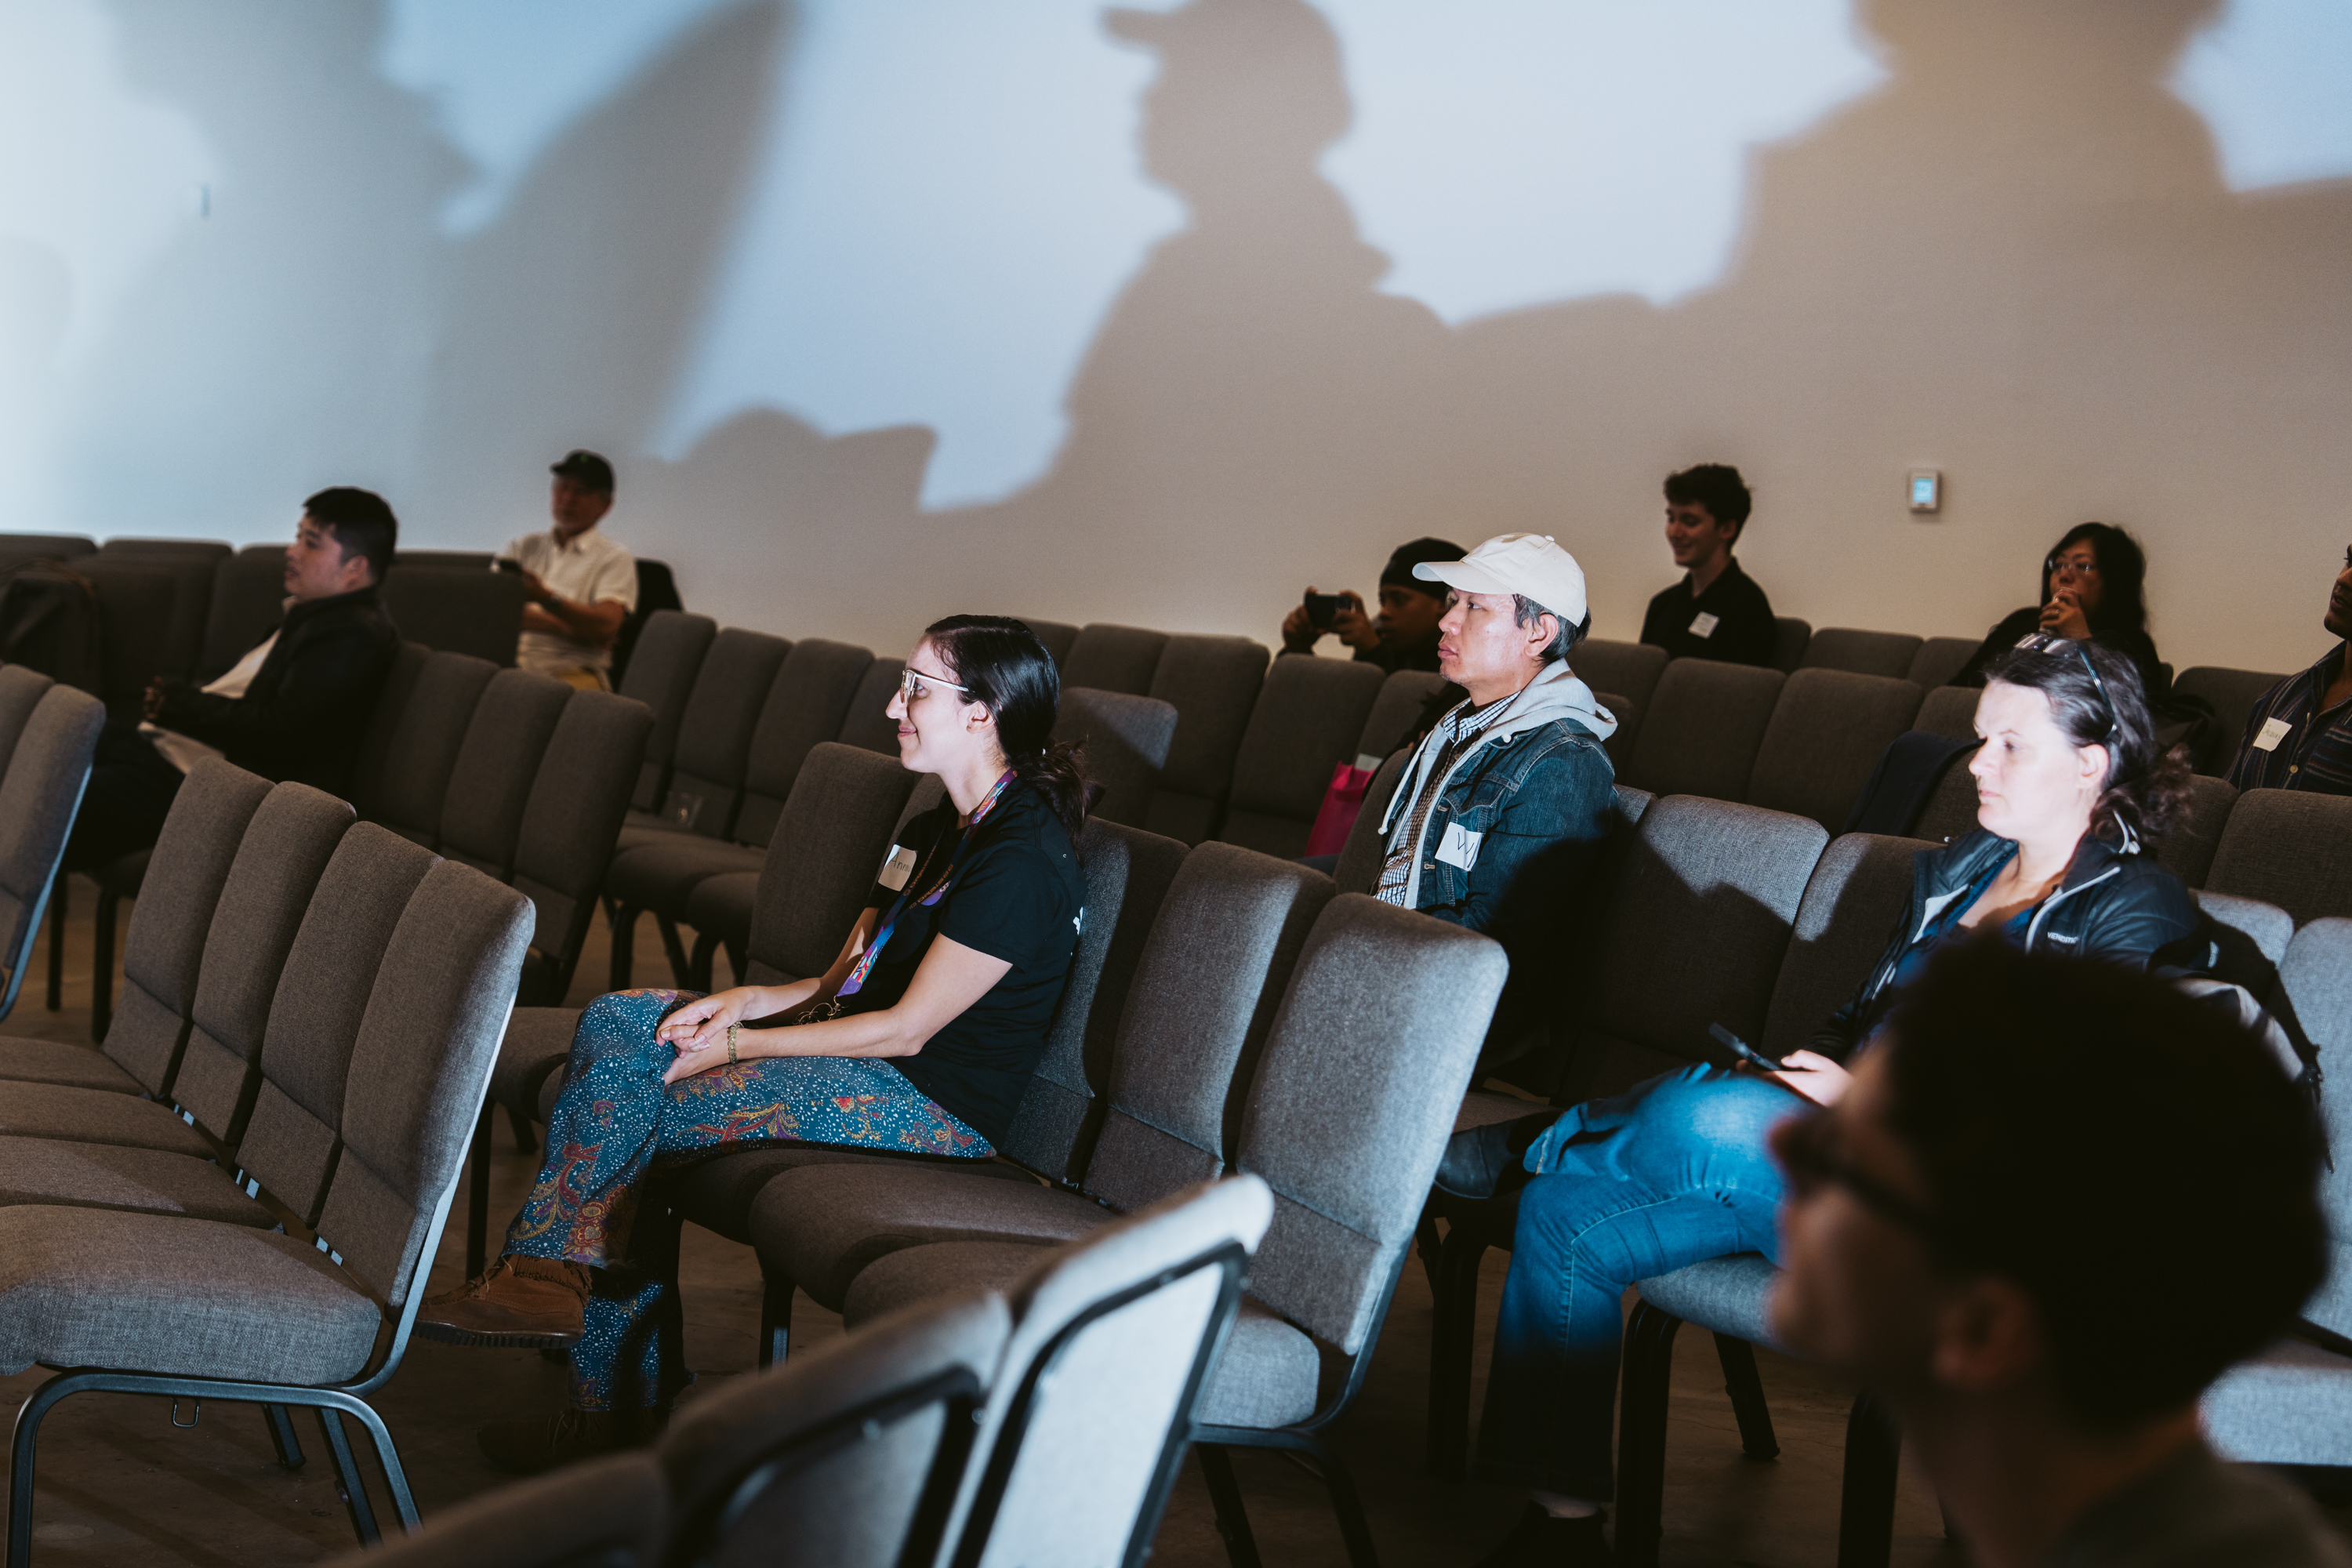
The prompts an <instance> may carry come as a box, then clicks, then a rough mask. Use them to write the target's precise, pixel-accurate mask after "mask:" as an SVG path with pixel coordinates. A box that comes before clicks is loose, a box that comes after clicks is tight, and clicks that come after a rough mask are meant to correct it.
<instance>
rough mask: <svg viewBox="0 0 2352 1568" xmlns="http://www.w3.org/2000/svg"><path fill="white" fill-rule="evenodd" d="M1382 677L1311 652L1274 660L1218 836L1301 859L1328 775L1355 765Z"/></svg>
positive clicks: (1238, 756)
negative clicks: (1338, 766)
mask: <svg viewBox="0 0 2352 1568" xmlns="http://www.w3.org/2000/svg"><path fill="white" fill-rule="evenodd" d="M1385 679H1387V677H1386V676H1384V675H1383V674H1382V673H1381V668H1380V666H1378V665H1376V664H1358V663H1356V662H1354V661H1353V660H1349V659H1337V658H1315V657H1314V656H1313V655H1311V654H1285V655H1284V656H1283V657H1281V658H1277V659H1276V660H1275V661H1274V667H1273V668H1270V669H1268V670H1267V671H1266V672H1265V686H1264V687H1263V688H1262V689H1260V690H1259V692H1258V697H1257V706H1256V707H1255V708H1254V709H1252V710H1250V720H1249V728H1248V729H1247V730H1245V731H1244V732H1243V734H1242V744H1241V750H1240V751H1239V752H1237V753H1235V755H1234V782H1233V793H1232V795H1231V797H1230V799H1229V801H1228V803H1227V805H1226V806H1225V819H1224V824H1223V826H1221V827H1220V828H1219V829H1218V830H1217V837H1219V838H1220V839H1222V840H1223V841H1224V842H1225V843H1228V844H1239V845H1241V846H1242V847H1244V848H1249V849H1256V850H1259V851H1261V852H1263V853H1265V854H1267V855H1279V856H1283V857H1285V858H1289V857H1292V856H1297V855H1303V854H1305V853H1306V852H1307V833H1308V832H1309V830H1311V829H1312V828H1313V827H1314V826H1315V815H1316V813H1317V812H1318V811H1319V810H1321V809H1322V805H1323V797H1324V795H1326V794H1327V793H1328V791H1329V789H1330V787H1331V770H1332V768H1333V767H1334V766H1335V765H1336V764H1338V763H1352V762H1354V761H1355V760H1356V751H1355V748H1356V743H1357V742H1358V740H1359V738H1360V737H1361V736H1362V734H1363V732H1364V721H1366V720H1367V719H1369V718H1370V717H1371V713H1372V704H1373V703H1375V702H1377V701H1378V700H1380V695H1381V682H1382V681H1384V680H1385Z"/></svg>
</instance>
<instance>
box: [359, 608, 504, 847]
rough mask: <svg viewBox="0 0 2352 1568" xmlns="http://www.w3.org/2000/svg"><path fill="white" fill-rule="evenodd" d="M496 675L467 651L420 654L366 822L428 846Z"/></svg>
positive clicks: (495, 668) (437, 830) (493, 667)
mask: <svg viewBox="0 0 2352 1568" xmlns="http://www.w3.org/2000/svg"><path fill="white" fill-rule="evenodd" d="M485 575H487V574H485ZM498 673H499V667H498V666H497V665H495V664H492V663H491V662H490V661H489V660H488V659H486V658H475V657H474V656H473V655H471V654H464V653H439V652H436V653H434V654H432V655H430V656H428V657H427V658H425V666H424V668H422V669H420V670H419V671H418V672H417V676H416V684H415V686H414V687H412V688H410V689H409V693H408V700H407V701H406V702H404V703H403V704H402V705H401V710H400V719H399V721H398V722H397V723H395V724H394V726H393V731H392V742H391V744H390V745H388V746H387V747H385V749H384V757H383V768H382V770H381V771H380V772H379V773H377V774H376V778H375V785H374V789H373V795H374V798H373V800H372V801H370V802H369V811H368V816H369V817H370V818H371V820H373V821H376V822H381V823H383V825H384V826H386V827H389V828H391V829H392V830H393V831H394V833H397V834H399V835H400V836H401V837H404V838H407V839H410V840H412V841H414V842H415V843H418V844H422V845H424V846H425V847H426V848H428V849H429V848H431V847H433V845H434V844H435V842H436V840H438V839H439V837H441V807H442V804H443V802H444V801H446V799H447V798H448V795H449V774H450V773H451V772H452V771H453V770H455V769H456V767H457V753H458V752H460V751H462V750H463V749H464V748H465V744H466V734H467V731H468V730H470V729H471V728H472V727H473V721H474V710H475V709H476V708H477V707H478V706H479V705H480V703H481V700H482V693H483V692H484V691H485V690H487V689H488V687H489V684H490V681H491V679H493V678H494V677H496V676H497V674H498Z"/></svg>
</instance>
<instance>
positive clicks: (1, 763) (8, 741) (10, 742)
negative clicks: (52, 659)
mask: <svg viewBox="0 0 2352 1568" xmlns="http://www.w3.org/2000/svg"><path fill="white" fill-rule="evenodd" d="M56 684H57V682H56V681H54V680H52V679H49V678H48V677H47V676H46V675H43V674H42V673H41V672H40V671H39V670H37V669H29V668H26V667H25V666H24V665H21V664H0V771H5V769H6V768H7V766H8V759H9V758H10V757H11V756H13V755H14V754H15V753H16V737H17V736H19V735H21V734H23V733H24V732H25V721H26V720H27V719H30V718H31V717H32V716H33V710H34V708H35V707H36V706H37V705H38V704H39V702H40V700H41V697H42V694H43V693H45V692H47V690H48V689H49V688H50V687H52V686H55V685H56Z"/></svg>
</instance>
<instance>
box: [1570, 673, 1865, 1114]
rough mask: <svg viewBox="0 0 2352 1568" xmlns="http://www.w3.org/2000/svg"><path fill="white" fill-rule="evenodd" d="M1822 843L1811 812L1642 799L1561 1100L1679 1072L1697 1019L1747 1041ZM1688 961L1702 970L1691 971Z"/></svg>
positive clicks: (1698, 1034)
mask: <svg viewBox="0 0 2352 1568" xmlns="http://www.w3.org/2000/svg"><path fill="white" fill-rule="evenodd" d="M1691 662H1692V661H1691V660H1688V659H1683V660H1678V661H1677V665H1676V667H1677V668H1680V667H1681V666H1682V665H1685V664H1688V663H1691ZM1668 673H1669V675H1671V674H1672V671H1669V672H1668ZM1829 837H1830V836H1829V834H1828V833H1827V832H1826V831H1825V830H1824V829H1823V828H1822V825H1821V824H1820V823H1818V822H1815V821H1813V820H1812V819H1811V817H1803V816H1786V815H1783V814H1782V813H1780V812H1777V811H1766V810H1764V809H1763V808H1761V807H1760V806H1753V805H1732V804H1730V803H1728V802H1725V801H1715V800H1706V799H1701V798H1698V797H1696V796H1690V795H1683V796H1668V797H1666V798H1664V799H1661V800H1658V801H1656V802H1654V804H1652V805H1651V806H1650V807H1649V809H1648V810H1647V811H1645V812H1644V813H1643V816H1642V823H1641V826H1640V827H1639V828H1637V829H1636V830H1635V832H1634V835H1633V848H1632V849H1631V851H1630V852H1629V853H1628V855H1627V858H1626V863H1625V867H1624V869H1623V871H1622V874H1621V875H1620V876H1619V878H1618V879H1617V883H1616V887H1615V889H1614V890H1613V891H1612V894H1611V896H1610V899H1609V903H1608V907H1607V913H1606V918H1605V921H1604V923H1603V925H1602V927H1601V939H1600V941H1599V942H1598V943H1597V945H1596V952H1595V954H1594V959H1595V963H1594V967H1593V971H1592V973H1593V976H1594V979H1593V983H1592V984H1591V986H1590V987H1589V989H1588V990H1587V992H1586V995H1585V1001H1584V1003H1583V1005H1582V1008H1581V1009H1580V1012H1581V1016H1580V1019H1579V1023H1580V1029H1579V1036H1580V1038H1579V1040H1578V1043H1577V1050H1576V1056H1575V1058H1573V1059H1572V1060H1571V1061H1570V1063H1569V1068H1568V1074H1567V1080H1566V1087H1564V1088H1563V1089H1561V1091H1560V1092H1561V1094H1562V1096H1563V1100H1566V1099H1582V1098H1585V1097H1586V1096H1588V1095H1590V1094H1592V1093H1608V1092H1613V1091H1614V1090H1617V1089H1623V1088H1626V1087H1628V1086H1630V1085H1632V1084H1634V1083H1638V1082H1640V1081H1641V1080H1642V1079H1645V1078H1648V1077H1651V1076H1652V1075H1653V1074H1654V1073H1657V1072H1659V1071H1662V1070H1664V1069H1666V1068H1675V1067H1680V1066H1683V1065H1685V1063H1687V1062H1689V1061H1690V1060H1692V1059H1693V1058H1696V1055H1697V1054H1698V1051H1699V1047H1700V1045H1701V1043H1702V1042H1704V1041H1705V1040H1706V1030H1707V1026H1708V1025H1710V1024H1721V1025H1722V1026H1724V1027H1725V1028H1727V1029H1729V1030H1730V1031H1731V1032H1732V1033H1734V1034H1736V1035H1738V1037H1740V1038H1741V1039H1743V1040H1755V1039H1759V1038H1760V1037H1762V1035H1763V1032H1764V1024H1765V1017H1766V1015H1767V1013H1768V1011H1769V1007H1770V1004H1771V999H1772V983H1773V980H1774V978H1775V977H1776V976H1777V975H1778V974H1779V973H1780V958H1781V954H1782V953H1783V952H1785V951H1786V950H1787V947H1788V943H1789V932H1790V928H1791V926H1792V925H1793V924H1794V923H1795V921H1796V918H1797V908H1798V905H1799V904H1800V903H1801V901H1802V900H1803V898H1804V893H1805V885H1806V883H1807V882H1808V881H1809V880H1810V879H1811V877H1812V874H1813V867H1814V866H1815V864H1816V863H1818V862H1819V861H1820V859H1821V858H1822V849H1823V848H1825V847H1827V846H1828V844H1829ZM1694 952H1704V953H1706V955H1707V960H1706V963H1705V964H1701V965H1695V964H1692V963H1690V962H1689V961H1688V955H1689V954H1691V953H1694Z"/></svg>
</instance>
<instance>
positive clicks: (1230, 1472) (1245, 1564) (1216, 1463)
mask: <svg viewBox="0 0 2352 1568" xmlns="http://www.w3.org/2000/svg"><path fill="white" fill-rule="evenodd" d="M1192 1452H1193V1453H1194V1454H1196V1455H1198V1456H1200V1460H1201V1475H1202V1479H1205V1480H1207V1482H1208V1483H1209V1500H1210V1502H1211V1503H1212V1504H1213V1506H1214V1507H1215V1509H1216V1514H1217V1533H1218V1534H1219V1535H1221V1536H1223V1537H1224V1542H1225V1558H1226V1560H1227V1561H1228V1562H1230V1563H1233V1565H1234V1568H1262V1564H1261V1563H1260V1561H1259V1558H1258V1554H1257V1538H1256V1537H1255V1536H1254V1535H1252V1534H1251V1533H1250V1523H1249V1510H1248V1509H1246V1508H1245V1507H1244V1506H1243V1504H1242V1489H1241V1483H1240V1482H1238V1481H1236V1480H1234V1460H1233V1456H1232V1455H1230V1454H1228V1453H1227V1452H1226V1451H1225V1450H1224V1449H1223V1448H1220V1447H1215V1446H1214V1445H1213V1444H1208V1443H1200V1444H1195V1445H1194V1446H1193V1448H1192Z"/></svg>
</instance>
